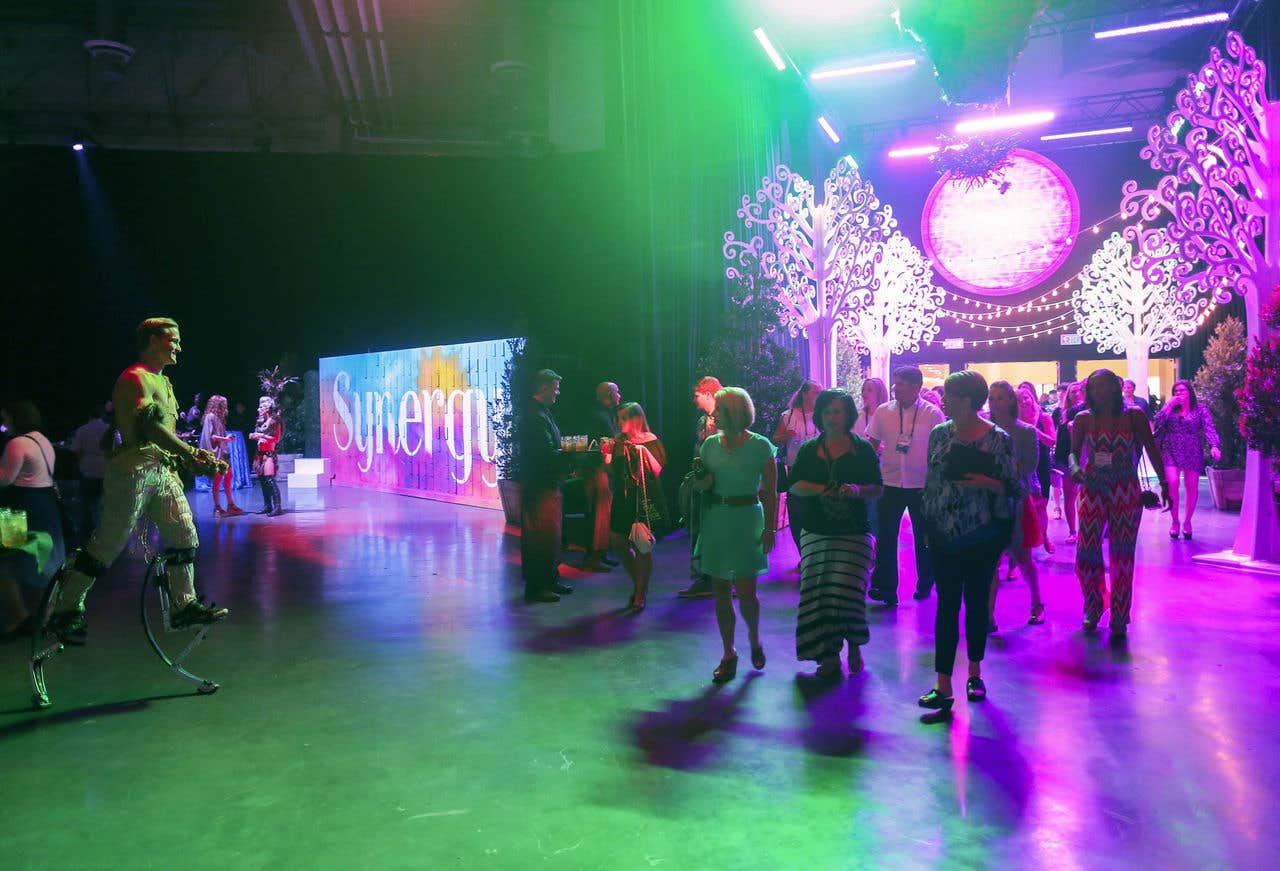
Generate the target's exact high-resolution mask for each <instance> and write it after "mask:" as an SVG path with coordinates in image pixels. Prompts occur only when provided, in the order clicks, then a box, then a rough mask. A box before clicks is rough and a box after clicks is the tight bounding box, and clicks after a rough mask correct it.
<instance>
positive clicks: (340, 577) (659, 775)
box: [0, 488, 1280, 871]
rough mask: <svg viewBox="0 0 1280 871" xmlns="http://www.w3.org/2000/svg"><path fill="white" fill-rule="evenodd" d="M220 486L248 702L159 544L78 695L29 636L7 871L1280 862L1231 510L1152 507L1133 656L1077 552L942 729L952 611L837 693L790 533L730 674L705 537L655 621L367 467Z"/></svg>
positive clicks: (664, 576)
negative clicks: (1108, 619)
mask: <svg viewBox="0 0 1280 871" xmlns="http://www.w3.org/2000/svg"><path fill="white" fill-rule="evenodd" d="M246 492H247V491H246ZM208 500H209V496H208V494H199V495H195V496H193V504H194V506H195V508H196V511H197V514H198V515H199V516H200V517H201V518H203V519H202V520H201V521H200V532H201V536H202V539H203V546H202V548H201V551H200V556H199V562H198V573H199V579H200V580H201V581H202V582H203V583H202V586H203V587H204V589H205V590H206V592H208V593H209V594H210V595H211V596H212V597H213V598H215V599H217V600H218V601H219V602H222V603H225V604H228V605H230V606H231V608H232V616H231V618H230V620H229V621H228V622H227V623H226V624H224V625H222V626H220V627H218V628H217V629H216V630H215V631H214V632H213V634H212V636H211V637H210V640H209V641H208V642H207V643H206V645H205V646H204V647H203V648H201V649H200V650H198V651H197V653H196V655H195V656H194V658H193V665H194V667H195V668H196V670H198V671H199V670H202V671H205V672H207V673H208V675H209V676H211V677H213V678H215V679H216V680H218V681H220V682H221V684H222V687H223V688H222V690H221V691H220V692H218V693H217V694H216V695H212V696H196V695H193V694H191V691H190V685H188V684H184V683H183V682H181V681H179V680H177V679H175V678H174V677H172V676H171V675H169V674H167V673H166V672H165V671H164V670H163V669H162V668H161V666H160V663H159V661H158V660H157V659H156V658H155V657H154V656H153V654H152V653H151V652H150V650H149V649H148V648H147V647H146V645H145V641H144V639H143V635H142V632H141V629H140V626H139V623H138V619H137V590H138V586H139V583H140V579H141V563H140V562H139V560H138V557H137V556H131V557H126V558H125V559H123V560H121V562H120V563H118V564H117V565H116V567H115V568H114V569H113V570H112V572H111V573H110V574H109V575H108V576H106V577H105V578H104V579H103V580H102V581H101V582H100V584H99V588H98V589H97V590H95V592H94V594H93V597H92V599H91V603H90V604H91V613H90V616H91V629H90V636H91V637H90V644H89V646H87V647H85V648H83V649H80V650H75V651H72V652H70V653H68V654H66V655H63V656H62V657H60V658H59V659H57V660H55V661H54V662H53V663H52V664H51V665H50V667H49V672H48V677H49V684H50V690H51V692H52V694H53V696H54V701H55V706H54V707H53V708H51V709H49V710H48V711H44V712H38V713H37V712H33V711H31V710H30V709H29V708H28V707H27V700H28V697H29V688H28V687H27V684H26V676H25V670H24V655H23V653H24V651H23V648H22V647H21V646H19V645H14V644H10V645H6V646H5V647H3V648H0V657H2V664H3V670H2V671H0V674H3V677H2V678H0V692H2V693H3V697H2V699H0V711H2V713H0V784H3V787H2V790H3V795H4V796H5V797H6V799H7V800H6V801H5V802H4V810H3V815H2V819H3V823H0V857H2V858H0V863H2V864H3V867H4V868H6V869H13V871H17V869H96V868H103V869H106V868H112V869H116V868H156V869H176V868H182V869H203V868H218V869H259V868H260V869H283V868H307V869H330V868H332V869H365V868H373V869H381V868H405V869H410V868H414V869H436V868H455V867H458V868H512V869H524V868H574V869H576V868H584V869H585V868H593V869H594V868H599V869H632V868H637V869H651V868H670V869H720V868H725V869H754V868H760V869H790V868H799V869H805V871H822V869H845V868H849V869H856V868H893V869H898V868H929V869H934V868H1051V869H1059V868H1061V869H1094V868H1100V869H1109V868H1115V869H1131V868H1137V867H1145V868H1150V869H1157V868H1158V869H1182V868H1186V869H1211V868H1224V869H1241V868H1275V867H1277V864H1276V863H1277V859H1276V857H1277V855H1280V826H1277V824H1276V821H1275V809H1276V807H1277V806H1280V756H1278V755H1277V754H1276V752H1275V748H1276V735H1277V732H1278V731H1280V729H1278V727H1277V721H1278V720H1280V683H1278V681H1277V676H1276V675H1277V666H1280V610H1278V609H1277V604H1278V603H1280V581H1277V580H1274V579H1269V578H1266V577H1262V576H1255V575H1245V574H1224V573H1218V572H1216V571H1214V570H1210V569H1205V568H1200V567H1198V566H1196V565H1195V564H1193V563H1192V561H1191V559H1190V556H1191V555H1192V554H1194V553H1197V552H1200V551H1205V550H1211V549H1218V548H1221V547H1223V546H1224V545H1225V544H1226V543H1227V542H1228V540H1229V539H1230V536H1231V533H1232V530H1233V526H1234V522H1235V517H1234V516H1233V515H1227V514H1218V513H1216V512H1214V511H1213V509H1212V508H1211V507H1209V506H1207V501H1206V503H1204V505H1203V507H1202V509H1201V512H1200V514H1199V515H1198V517H1197V525H1196V540H1194V541H1179V542H1177V543H1172V544H1171V543H1170V542H1169V540H1168V537H1167V535H1166V531H1167V520H1166V515H1158V514H1154V513H1148V514H1147V515H1146V517H1145V520H1144V524H1143V528H1142V535H1141V541H1140V544H1139V563H1140V569H1139V577H1138V581H1137V586H1136V593H1135V606H1134V617H1135V622H1134V624H1133V626H1132V631H1131V638H1130V640H1129V642H1128V645H1127V646H1125V647H1113V646H1111V645H1110V644H1109V643H1108V640H1107V636H1106V633H1105V632H1104V633H1103V634H1102V635H1100V636H1097V637H1088V636H1085V635H1083V634H1082V633H1081V631H1080V619H1079V618H1080V594H1079V591H1078V589H1077V588H1076V586H1075V582H1074V574H1073V570H1072V556H1073V548H1071V547H1070V546H1066V545H1060V546H1059V550H1058V552H1057V554H1056V555H1054V556H1046V557H1045V558H1044V559H1043V561H1042V562H1041V568H1042V572H1043V578H1044V584H1045V590H1046V599H1047V602H1048V607H1049V613H1048V616H1049V622H1048V624H1047V625H1044V626H1028V625H1026V623H1025V619H1026V612H1027V609H1028V594H1027V590H1026V588H1025V586H1024V585H1023V584H1022V583H1020V582H1019V581H1017V580H1015V581H1013V582H1011V583H1007V584H1004V585H1003V586H1002V592H1001V597H1000V602H999V607H998V612H997V613H998V618H999V623H1000V625H1001V627H1002V631H1001V632H1000V633H999V635H998V636H996V637H994V638H993V640H992V643H991V645H990V648H989V651H988V657H987V662H986V664H985V673H986V677H987V683H988V686H989V688H990V693H991V697H990V700H989V701H988V702H986V703H984V704H982V705H968V704H966V703H964V702H960V703H958V706H957V716H956V718H955V720H954V722H952V723H951V724H949V725H935V726H926V725H923V724H921V723H920V722H919V721H918V719H917V715H918V714H919V713H920V712H919V710H918V709H917V708H916V706H915V697H916V696H917V695H918V694H919V693H920V692H922V691H923V690H925V689H926V688H927V687H928V686H929V685H930V680H931V674H930V672H931V662H932V652H931V651H932V625H933V607H934V602H933V600H932V599H930V600H928V601H926V602H924V603H917V602H914V601H912V600H911V599H910V598H909V597H908V598H907V599H906V600H905V601H904V603H903V605H902V606H900V607H899V608H898V609H896V610H886V609H883V608H880V607H878V606H877V607H873V608H872V617H871V621H872V628H871V643H870V645H868V647H867V648H866V649H865V655H866V660H867V670H866V672H865V673H864V674H862V675H860V676H857V677H854V678H850V679H848V680H845V681H843V682H842V683H840V684H838V685H835V686H834V687H831V688H830V689H829V690H827V691H825V692H823V691H821V689H820V688H817V687H813V686H811V685H809V683H808V682H806V681H805V680H804V679H803V678H802V677H800V675H802V674H803V673H804V672H805V671H807V666H802V665H800V664H798V663H797V662H795V659H794V641H793V635H792V632H793V629H794V620H795V608H796V603H797V599H798V592H797V584H796V577H795V573H794V566H795V562H796V559H795V555H794V551H793V549H792V546H791V543H790V540H789V538H788V536H787V535H786V534H785V533H784V534H783V535H782V536H781V540H782V542H783V543H782V545H781V546H780V548H779V550H778V552H777V553H776V554H775V556H774V559H773V566H774V569H773V572H772V573H771V574H770V575H769V577H768V578H767V579H765V581H764V583H763V584H762V599H763V618H762V619H763V626H764V643H765V647H766V649H767V651H768V653H769V664H768V666H767V668H766V670H765V671H764V672H763V673H759V674H755V673H752V672H751V670H750V669H749V668H746V667H745V666H746V662H745V658H744V661H743V666H744V668H743V670H742V671H740V672H739V677H738V679H737V680H736V681H734V682H733V683H731V684H729V685H727V686H725V687H723V688H716V687H713V686H712V685H711V683H710V681H709V678H710V675H711V670H712V668H713V666H714V665H715V663H716V660H717V659H718V656H719V645H718V640H717V638H716V633H715V627H714V618H713V614H712V609H711V603H710V602H709V601H705V600H703V601H681V600H677V599H676V598H675V597H674V593H675V591H676V589H677V588H678V587H680V586H682V585H683V584H684V582H685V575H686V571H687V542H686V541H685V540H684V539H676V540H672V541H669V542H666V543H664V544H663V545H661V546H660V548H661V550H660V558H659V567H658V570H657V572H656V573H655V574H656V576H655V579H654V589H653V591H652V594H651V600H650V601H651V603H650V606H649V609H648V610H647V611H646V612H645V613H644V614H642V615H639V616H629V615H626V614H624V613H623V612H622V611H621V610H620V606H621V605H622V604H623V602H624V600H625V599H626V596H627V594H628V591H629V587H628V584H627V582H626V579H625V576H624V575H623V573H622V571H621V569H617V570H615V571H614V572H613V573H612V574H611V575H590V576H581V575H580V574H579V573H578V572H576V571H568V572H567V574H568V575H569V576H570V577H571V579H572V580H573V581H574V582H576V583H578V592H577V593H576V594H575V595H573V596H572V597H569V598H567V599H566V600H565V601H564V602H562V603H559V604H556V605H537V606H529V605H525V604H524V602H523V601H522V599H521V596H520V583H519V580H518V576H519V567H518V565H517V564H516V561H517V559H518V554H519V547H518V544H519V542H518V540H517V539H516V538H515V537H513V536H512V535H510V534H504V529H503V525H502V519H501V516H500V515H499V514H497V513H496V512H491V511H486V510H481V509H473V508H459V507H454V506H450V505H445V504H440V503H434V502H426V501H419V500H414V499H409V498H402V497H395V496H388V495H381V494H369V493H363V492H360V491H355V490H347V489H340V488H339V489H327V490H323V491H321V492H320V493H318V494H314V495H312V494H306V495H305V496H304V495H303V494H301V493H300V494H297V499H296V500H293V499H291V500H290V502H291V504H292V511H291V513H289V514H287V515H285V516H284V517H280V518H275V519H265V518H258V517H252V516H249V517H243V518H236V519H233V520H217V521H215V520H213V519H212V518H211V517H210V514H211V506H210V503H209V501H208ZM1054 529H1055V532H1056V533H1057V535H1058V536H1059V537H1061V536H1063V535H1065V528H1064V526H1063V523H1062V521H1056V522H1055V524H1054ZM578 558H579V555H576V554H575V555H572V556H571V557H570V559H572V560H576V559H578ZM904 571H906V572H908V573H911V571H912V569H911V567H910V558H909V556H907V554H906V553H904ZM742 646H743V647H744V648H745V639H744V640H743V642H742ZM961 657H962V659H963V652H962V653H961Z"/></svg>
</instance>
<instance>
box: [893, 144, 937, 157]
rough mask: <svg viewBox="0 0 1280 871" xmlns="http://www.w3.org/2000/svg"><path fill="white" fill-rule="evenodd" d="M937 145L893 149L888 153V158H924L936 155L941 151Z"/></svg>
mask: <svg viewBox="0 0 1280 871" xmlns="http://www.w3.org/2000/svg"><path fill="white" fill-rule="evenodd" d="M941 150H942V148H941V146H938V145H915V146H912V147H910V148H893V149H890V151H889V156H890V157H925V156H927V155H930V154H937V153H938V152H939V151H941Z"/></svg>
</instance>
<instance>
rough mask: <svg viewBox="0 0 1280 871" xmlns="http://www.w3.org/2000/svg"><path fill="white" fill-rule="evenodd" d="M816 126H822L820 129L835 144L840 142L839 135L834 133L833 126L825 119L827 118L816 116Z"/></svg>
mask: <svg viewBox="0 0 1280 871" xmlns="http://www.w3.org/2000/svg"><path fill="white" fill-rule="evenodd" d="M818 126H819V127H821V128H822V131H823V132H824V133H826V134H827V137H828V138H829V139H830V140H831V141H832V142H834V143H836V144H837V145H839V144H840V136H839V135H838V134H837V133H836V131H835V128H833V127H832V126H831V122H829V121H827V119H826V118H824V117H822V116H821V115H819V116H818Z"/></svg>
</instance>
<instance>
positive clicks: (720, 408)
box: [695, 387, 778, 683]
mask: <svg viewBox="0 0 1280 871" xmlns="http://www.w3.org/2000/svg"><path fill="white" fill-rule="evenodd" d="M755 417H756V411H755V406H754V404H753V403H752V402H751V397H750V395H748V393H747V391H745V390H743V389H742V388H741V387H725V388H722V389H721V390H719V391H718V392H717V393H716V410H715V420H716V426H717V427H718V429H719V431H718V432H717V433H716V434H715V435H713V436H711V437H709V438H708V439H707V440H706V441H705V442H703V443H702V448H701V449H700V450H699V458H700V459H701V461H702V463H701V468H700V474H701V475H702V477H701V478H700V479H699V481H698V483H697V484H696V485H695V486H696V487H697V489H699V490H701V491H704V492H707V497H706V498H705V499H704V500H703V504H704V505H705V506H706V509H705V513H704V515H703V517H702V531H701V534H700V535H699V536H698V544H697V548H696V550H695V553H696V555H697V556H698V557H699V558H700V559H701V562H702V571H703V572H704V573H706V574H707V575H710V576H711V579H712V588H713V589H714V591H715V599H716V623H717V624H718V625H719V627H720V639H721V641H723V642H724V656H723V657H722V658H721V660H720V664H719V665H718V666H716V670H715V672H714V674H713V679H714V680H715V681H716V682H717V683H723V682H724V681H727V680H731V679H732V678H733V676H734V675H735V674H737V672H738V652H737V651H736V650H735V649H734V646H733V636H734V630H735V623H736V620H735V618H734V615H733V597H732V593H731V589H736V590H737V592H738V610H739V611H741V612H742V620H743V622H745V623H746V624H747V638H748V640H749V641H750V642H751V665H752V666H753V667H755V668H757V669H761V668H764V663H765V658H764V648H763V647H761V646H760V600H759V599H758V598H756V578H757V577H758V576H759V575H763V574H764V573H765V572H766V571H768V568H769V562H768V560H767V559H766V557H767V555H768V553H769V551H771V550H773V538H774V530H775V529H776V528H777V524H778V481H777V467H776V466H775V465H774V461H773V451H774V449H773V443H772V442H770V441H769V440H768V439H767V438H765V437H764V436H762V435H759V434H758V433H754V432H751V431H750V429H748V427H750V426H751V425H752V424H753V423H754V422H755Z"/></svg>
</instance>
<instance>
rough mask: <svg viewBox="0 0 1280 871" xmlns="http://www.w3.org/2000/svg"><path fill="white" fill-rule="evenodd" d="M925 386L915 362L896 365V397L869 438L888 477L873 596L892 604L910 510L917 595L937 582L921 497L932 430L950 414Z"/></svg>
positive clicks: (872, 424) (878, 414) (874, 419)
mask: <svg viewBox="0 0 1280 871" xmlns="http://www.w3.org/2000/svg"><path fill="white" fill-rule="evenodd" d="M923 385H924V375H923V373H921V371H920V370H919V369H918V368H916V367H915V366H901V367H899V368H898V369H896V370H895V371H894V373H893V397H894V398H893V399H892V400H890V401H889V402H886V403H885V404H884V405H882V406H880V407H879V408H877V409H876V410H875V413H874V414H873V415H872V416H871V420H870V421H869V422H868V423H867V438H868V439H869V440H870V442H871V444H872V445H874V446H875V448H876V450H877V451H879V452H880V474H881V475H882V476H883V478H884V495H883V496H881V497H880V502H879V505H878V512H879V523H878V529H877V531H876V568H875V572H874V573H873V574H872V575H871V589H870V590H869V591H868V592H867V595H868V596H869V597H870V598H872V599H875V600H877V601H880V602H884V603H885V604H886V605H896V604H898V530H899V527H901V525H902V513H903V512H904V511H905V512H907V513H908V514H909V515H910V516H911V532H912V538H914V539H915V548H916V592H915V597H916V598H917V599H924V598H927V597H928V595H929V590H930V589H932V587H933V572H932V570H931V567H930V565H929V549H928V548H927V547H926V546H925V543H924V514H923V512H922V510H921V498H922V497H923V495H924V475H925V468H926V466H927V465H928V462H929V456H928V453H929V433H930V432H931V431H932V430H933V428H934V427H935V426H937V425H938V424H940V423H942V422H943V421H944V420H945V418H944V417H943V415H942V411H941V410H940V409H938V408H937V407H935V406H933V405H930V404H929V403H927V402H924V401H922V400H921V399H920V388H921V387H922V386H923Z"/></svg>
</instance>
